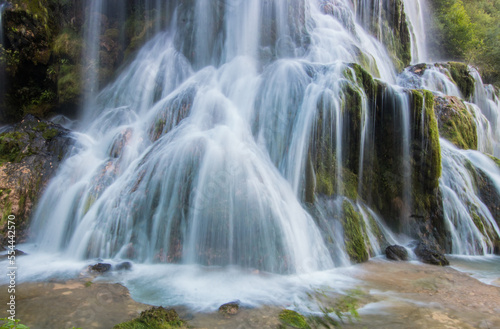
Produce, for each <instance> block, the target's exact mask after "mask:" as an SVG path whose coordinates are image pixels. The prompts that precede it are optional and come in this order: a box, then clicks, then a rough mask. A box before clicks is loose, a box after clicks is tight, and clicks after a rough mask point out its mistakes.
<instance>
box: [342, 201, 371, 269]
mask: <svg viewBox="0 0 500 329" xmlns="http://www.w3.org/2000/svg"><path fill="white" fill-rule="evenodd" d="M342 225H343V227H344V240H345V245H346V251H347V254H348V255H349V258H350V259H351V261H353V262H356V263H361V262H365V261H367V260H368V252H367V251H366V244H365V237H364V235H365V231H366V229H365V227H364V222H363V220H362V219H361V218H360V215H359V214H358V213H357V212H356V210H355V209H354V207H353V205H352V204H351V203H350V202H349V201H347V200H344V202H343V203H342Z"/></svg>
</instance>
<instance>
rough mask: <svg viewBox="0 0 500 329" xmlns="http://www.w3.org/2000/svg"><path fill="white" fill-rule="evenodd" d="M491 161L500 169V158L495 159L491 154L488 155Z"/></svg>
mask: <svg viewBox="0 0 500 329" xmlns="http://www.w3.org/2000/svg"><path fill="white" fill-rule="evenodd" d="M486 155H487V156H488V157H489V158H490V159H491V160H493V162H495V163H496V165H497V166H498V167H499V168H500V159H499V158H496V157H494V156H493V155H491V154H486Z"/></svg>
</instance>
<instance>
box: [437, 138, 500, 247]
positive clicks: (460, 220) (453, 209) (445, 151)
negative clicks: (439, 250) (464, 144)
mask: <svg viewBox="0 0 500 329" xmlns="http://www.w3.org/2000/svg"><path fill="white" fill-rule="evenodd" d="M441 147H442V156H443V176H442V178H441V181H440V186H441V191H442V193H443V209H444V216H445V223H446V225H447V228H448V232H449V234H450V236H451V252H452V253H454V254H460V255H478V254H479V255H485V254H489V253H492V252H493V248H494V247H493V243H494V241H495V239H498V237H500V230H499V228H498V224H497V223H496V222H495V218H494V217H493V215H492V214H491V212H490V210H489V209H488V206H487V205H486V204H485V199H484V198H485V196H484V195H481V193H480V190H481V189H482V188H484V187H482V186H479V185H481V184H483V185H484V184H488V185H489V186H491V191H489V192H488V193H497V194H498V195H500V170H499V169H498V167H497V166H496V164H495V163H494V162H493V161H492V160H491V159H489V158H488V157H487V156H485V155H484V154H482V153H480V152H477V151H461V150H459V149H457V148H456V147H454V146H453V145H452V144H451V143H450V142H448V141H446V140H444V139H442V140H441ZM478 191H479V192H478ZM495 191H496V192H495Z"/></svg>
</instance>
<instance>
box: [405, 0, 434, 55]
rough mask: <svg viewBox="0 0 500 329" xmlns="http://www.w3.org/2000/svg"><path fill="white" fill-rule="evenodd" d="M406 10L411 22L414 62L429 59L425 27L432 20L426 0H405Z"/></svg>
mask: <svg viewBox="0 0 500 329" xmlns="http://www.w3.org/2000/svg"><path fill="white" fill-rule="evenodd" d="M404 6H405V12H406V15H407V16H408V22H409V23H410V24H409V25H410V30H411V31H410V37H411V49H412V51H411V53H412V63H413V64H416V63H422V62H427V61H428V60H429V58H428V55H427V41H426V31H425V28H426V26H427V25H428V24H430V22H429V21H428V20H427V19H426V18H428V17H430V16H429V15H430V13H429V10H428V8H427V3H426V0H404Z"/></svg>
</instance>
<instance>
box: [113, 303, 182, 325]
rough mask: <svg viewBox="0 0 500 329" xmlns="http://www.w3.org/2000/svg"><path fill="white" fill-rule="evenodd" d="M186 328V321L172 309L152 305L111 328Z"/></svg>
mask: <svg viewBox="0 0 500 329" xmlns="http://www.w3.org/2000/svg"><path fill="white" fill-rule="evenodd" d="M174 328H188V326H187V325H186V322H185V321H183V320H181V319H180V318H179V315H178V314H177V312H176V311H175V310H174V309H166V308H163V307H161V306H160V307H152V308H150V309H148V310H146V311H143V312H142V313H141V315H140V316H139V317H138V318H136V319H134V320H132V321H128V322H123V323H120V324H117V325H116V326H114V327H113V329H174Z"/></svg>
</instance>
